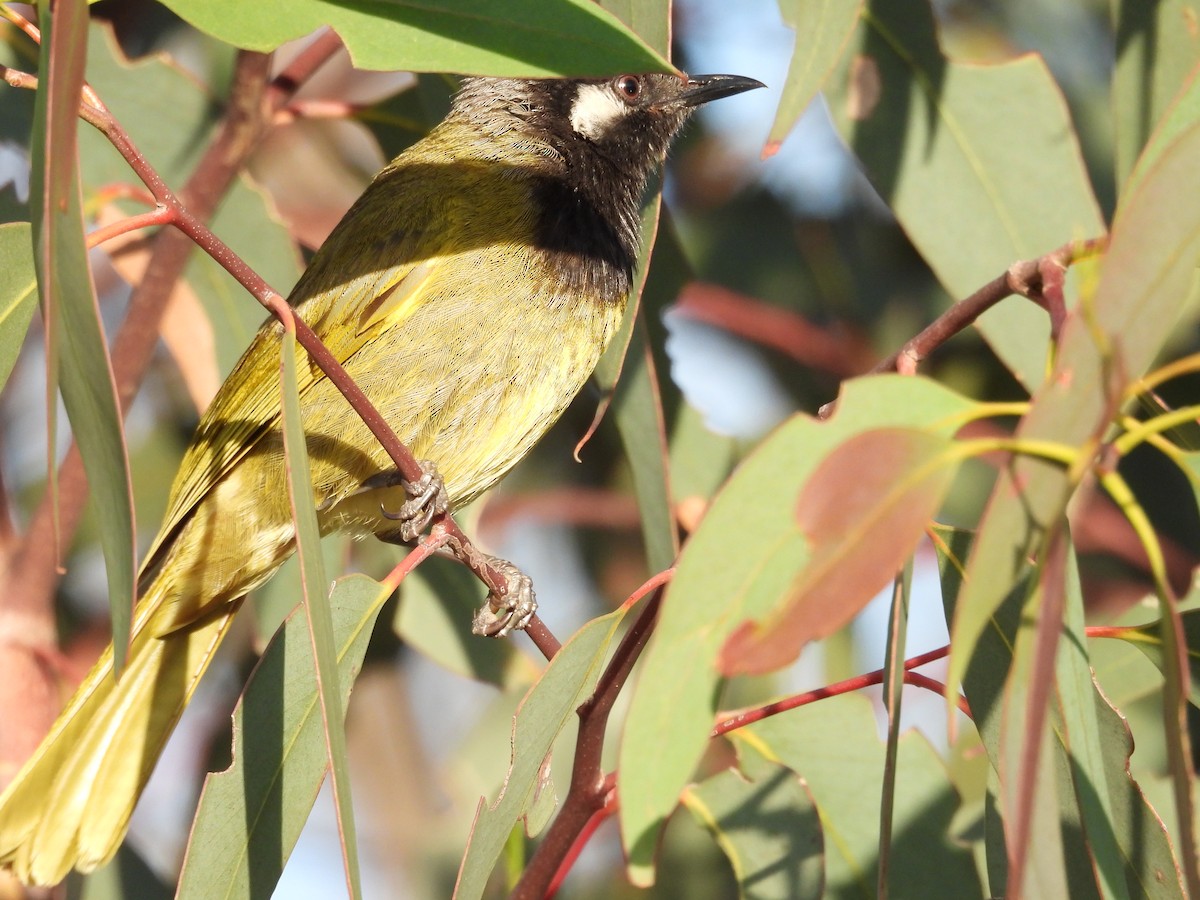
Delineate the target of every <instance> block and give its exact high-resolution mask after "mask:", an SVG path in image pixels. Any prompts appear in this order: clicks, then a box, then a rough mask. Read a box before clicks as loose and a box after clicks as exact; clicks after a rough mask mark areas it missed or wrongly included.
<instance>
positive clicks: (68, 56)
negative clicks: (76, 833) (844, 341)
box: [30, 0, 136, 673]
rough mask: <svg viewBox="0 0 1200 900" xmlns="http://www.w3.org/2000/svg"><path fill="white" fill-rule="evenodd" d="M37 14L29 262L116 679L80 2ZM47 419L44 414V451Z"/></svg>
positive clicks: (108, 470)
mask: <svg viewBox="0 0 1200 900" xmlns="http://www.w3.org/2000/svg"><path fill="white" fill-rule="evenodd" d="M40 9H41V12H42V16H41V21H42V25H43V34H42V45H41V62H40V71H41V72H42V73H43V76H42V80H41V82H40V85H39V90H38V92H37V101H36V103H35V106H34V134H33V142H32V148H31V151H32V163H33V172H32V177H31V184H30V201H31V203H30V211H31V214H32V219H33V223H32V224H33V228H32V232H33V234H32V236H33V244H34V261H35V266H36V271H37V279H38V290H39V292H40V294H41V298H42V312H43V316H44V317H45V319H46V322H47V325H46V333H47V356H48V358H49V360H50V362H49V368H50V369H51V371H52V372H53V373H54V374H53V375H52V376H51V389H52V390H53V388H54V387H57V388H59V389H60V390H61V392H62V398H63V405H64V406H65V407H66V410H67V417H68V418H69V419H70V421H71V429H72V431H73V433H74V438H75V441H76V442H77V443H78V445H79V449H80V455H81V456H82V458H83V467H84V471H85V472H86V473H87V480H88V486H89V491H90V496H91V500H92V504H93V507H94V508H95V510H96V512H97V515H98V516H99V519H100V522H101V523H102V527H101V528H100V545H101V548H102V549H103V551H104V561H105V569H106V573H107V578H108V599H109V611H110V613H111V616H112V630H113V648H114V651H113V666H114V669H115V671H116V672H117V673H120V671H121V669H122V668H123V667H124V664H125V655H126V653H127V652H128V648H129V627H130V619H131V617H132V611H133V603H134V599H135V595H134V547H135V546H136V544H135V539H136V535H135V531H134V523H133V491H132V488H131V485H130V475H129V457H128V453H127V450H126V447H125V435H124V432H123V430H122V427H121V412H120V405H119V403H118V400H117V388H116V384H115V382H114V379H113V371H112V362H111V360H110V359H109V357H108V347H107V345H106V344H105V340H104V329H103V327H102V326H101V323H100V310H99V307H98V305H97V303H96V290H95V286H94V285H93V284H92V276H91V270H90V268H89V267H88V259H87V245H86V242H85V240H84V233H83V210H82V205H81V200H80V186H79V170H78V147H79V144H78V124H79V118H78V114H79V102H80V96H81V90H82V86H83V75H84V66H85V63H86V60H87V35H88V28H87V24H88V16H87V4H86V2H84V0H63V2H61V3H56V4H55V5H54V7H53V9H51V7H50V5H49V3H42V4H41V5H40ZM55 379H57V380H55ZM50 402H51V403H53V400H52V399H51V400H50ZM51 409H53V406H51ZM53 420H54V414H53V413H51V414H50V415H49V416H48V421H49V422H50V423H51V425H50V436H49V440H50V446H51V447H53V446H54V434H53V430H54V429H53V424H52V423H53Z"/></svg>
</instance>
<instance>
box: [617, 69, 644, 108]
mask: <svg viewBox="0 0 1200 900" xmlns="http://www.w3.org/2000/svg"><path fill="white" fill-rule="evenodd" d="M613 88H614V89H615V90H616V92H617V95H618V96H619V97H620V98H621V99H622V100H624V101H626V102H629V101H631V100H636V99H637V98H638V97H640V96H641V95H642V79H640V78H638V77H637V76H636V75H622V76H621V77H620V78H617V79H615V80H614V81H613Z"/></svg>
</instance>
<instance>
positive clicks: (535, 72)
mask: <svg viewBox="0 0 1200 900" xmlns="http://www.w3.org/2000/svg"><path fill="white" fill-rule="evenodd" d="M166 5H167V6H169V7H170V8H171V9H172V10H174V11H175V12H176V13H178V14H179V15H180V16H182V17H183V18H184V19H186V20H187V21H188V22H190V23H191V24H192V25H195V26H196V27H197V28H199V29H200V30H201V31H205V32H207V33H208V34H211V35H213V36H214V37H217V38H220V39H221V40H223V41H227V42H228V43H230V44H233V45H234V46H235V47H241V48H243V49H245V50H261V51H268V50H274V49H275V48H276V47H278V46H279V45H280V44H282V43H284V42H285V41H290V40H292V39H294V38H298V37H301V36H303V35H305V34H308V33H309V32H311V31H315V30H316V29H318V28H320V27H321V26H323V25H328V26H330V27H332V28H333V30H334V31H336V32H337V33H338V34H339V35H340V36H341V38H342V40H343V41H344V42H345V44H346V48H347V49H348V50H349V51H350V57H351V58H352V59H353V60H354V63H355V65H357V66H359V67H360V68H363V69H409V70H414V71H422V72H470V73H477V74H488V75H509V76H525V77H537V76H554V75H615V74H620V72H624V71H634V72H643V71H664V72H665V71H670V68H669V66H668V65H667V64H666V63H665V62H664V61H663V59H662V58H661V57H659V56H658V55H657V54H656V53H654V51H652V50H651V49H650V48H649V47H648V46H647V45H646V44H645V42H644V41H642V40H641V38H638V37H637V36H636V35H634V34H633V33H632V32H631V31H629V29H628V28H626V27H625V26H623V25H621V23H620V22H619V21H618V20H617V19H616V18H615V17H614V16H612V15H611V14H609V13H606V12H605V11H604V10H602V9H601V8H600V7H599V6H597V5H596V4H594V3H591V2H589V0H510V2H507V3H504V4H496V3H489V2H488V0H425V2H413V0H396V2H391V3H378V2H370V0H346V2H341V3H337V4H331V3H327V2H322V0H286V2H285V0H262V2H258V3H251V4H246V3H241V2H237V0H166Z"/></svg>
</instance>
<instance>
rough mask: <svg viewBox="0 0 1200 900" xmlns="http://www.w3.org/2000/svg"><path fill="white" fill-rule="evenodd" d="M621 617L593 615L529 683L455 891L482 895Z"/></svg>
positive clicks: (468, 898)
mask: <svg viewBox="0 0 1200 900" xmlns="http://www.w3.org/2000/svg"><path fill="white" fill-rule="evenodd" d="M624 617H625V609H624V608H622V609H617V610H615V611H613V612H611V613H609V614H608V615H606V616H601V617H600V618H598V619H593V620H592V621H591V622H589V623H588V624H587V625H585V626H583V628H581V629H579V631H577V632H575V634H574V635H573V636H572V637H571V639H570V640H569V641H567V642H566V643H565V644H563V646H562V649H561V650H559V651H558V653H557V654H556V655H555V657H554V659H552V660H551V661H550V664H549V665H548V666H547V667H546V670H545V672H544V673H543V674H542V677H541V678H539V679H538V681H537V683H536V684H535V685H533V687H531V688H530V689H529V693H527V694H526V695H525V699H524V700H522V701H521V707H520V709H519V710H518V711H517V715H516V718H515V719H514V720H513V730H512V763H511V765H510V767H509V771H508V777H507V778H506V779H505V781H504V785H503V787H502V788H501V789H500V795H499V796H498V797H496V799H495V800H493V801H492V802H491V803H490V804H488V803H487V802H486V800H480V805H479V811H478V813H477V814H476V817H475V824H474V826H473V827H472V829H471V838H470V840H469V842H468V844H467V849H466V853H465V854H464V856H463V859H462V865H461V866H460V868H459V871H458V884H457V885H456V887H455V891H454V896H455V897H456V898H459V900H474V898H477V897H481V896H482V895H483V890H484V887H486V885H487V880H488V876H490V875H491V873H492V869H493V867H494V866H495V865H496V860H498V859H499V858H500V852H501V850H503V849H504V845H505V843H506V842H507V841H508V836H509V834H510V833H511V832H512V829H513V826H514V825H516V824H517V822H518V821H519V820H520V819H521V817H522V816H524V815H526V814H527V812H528V811H529V809H530V808H531V805H532V804H533V803H534V802H535V799H536V793H537V791H538V789H539V787H540V783H541V782H540V778H539V775H540V773H541V770H542V761H543V760H544V759H545V758H546V754H547V753H549V752H550V748H551V747H552V746H553V744H554V740H555V738H557V737H558V735H559V733H560V732H561V731H562V730H563V728H565V727H567V726H568V725H569V724H570V723H572V722H574V721H575V710H576V709H577V708H578V706H579V704H580V703H582V702H583V700H584V699H585V698H586V697H587V696H588V695H589V694H590V693H591V692H592V690H593V689H594V687H595V685H596V682H597V680H598V679H599V678H600V673H601V671H602V666H603V663H604V657H605V653H606V651H607V649H608V646H609V644H610V643H611V642H612V640H613V638H614V637H615V635H616V630H617V627H618V626H619V625H620V624H621V621H622V620H623V619H624Z"/></svg>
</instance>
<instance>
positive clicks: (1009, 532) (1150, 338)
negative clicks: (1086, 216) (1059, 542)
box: [948, 126, 1200, 684]
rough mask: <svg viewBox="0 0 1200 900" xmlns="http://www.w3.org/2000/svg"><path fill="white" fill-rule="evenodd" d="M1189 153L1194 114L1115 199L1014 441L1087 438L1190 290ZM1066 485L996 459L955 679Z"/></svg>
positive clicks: (961, 611) (1199, 242) (961, 614)
mask: <svg viewBox="0 0 1200 900" xmlns="http://www.w3.org/2000/svg"><path fill="white" fill-rule="evenodd" d="M1198 158H1200V126H1193V127H1192V128H1190V129H1188V130H1187V131H1186V132H1184V134H1183V135H1182V136H1181V137H1180V138H1179V139H1177V140H1176V141H1175V143H1173V144H1172V145H1171V147H1170V148H1168V149H1167V150H1165V151H1164V152H1163V154H1162V155H1161V156H1160V157H1159V159H1158V161H1157V163H1156V165H1155V166H1154V168H1153V170H1152V171H1150V172H1148V173H1147V174H1146V176H1145V177H1144V178H1142V179H1140V180H1139V182H1138V187H1137V190H1136V191H1135V192H1134V193H1133V194H1132V195H1130V196H1127V197H1126V198H1125V200H1124V202H1123V203H1122V205H1121V207H1120V209H1118V211H1117V216H1116V220H1115V221H1114V223H1113V230H1112V240H1111V243H1110V246H1109V250H1108V253H1107V255H1106V256H1105V259H1104V263H1103V268H1102V271H1101V277H1100V283H1099V285H1098V287H1097V289H1096V296H1095V298H1094V299H1092V300H1090V301H1088V302H1087V304H1086V308H1084V307H1080V308H1079V309H1077V310H1075V311H1073V312H1072V313H1071V314H1070V315H1069V316H1068V317H1067V321H1066V323H1065V325H1064V327H1063V334H1062V339H1061V342H1060V343H1061V349H1060V351H1059V353H1058V359H1057V361H1056V363H1055V369H1054V373H1053V374H1052V376H1051V377H1050V379H1048V380H1047V382H1046V384H1045V385H1044V386H1043V387H1042V389H1041V390H1040V391H1039V392H1038V393H1037V394H1036V395H1035V396H1034V398H1033V403H1032V406H1031V408H1030V411H1029V412H1028V414H1026V416H1025V417H1024V418H1023V419H1022V421H1021V424H1020V425H1019V427H1018V429H1017V439H1018V441H1020V440H1023V439H1029V440H1039V441H1049V442H1053V443H1058V444H1062V445H1065V446H1067V447H1079V448H1086V447H1087V446H1088V445H1089V442H1090V441H1093V440H1096V439H1098V438H1099V437H1100V435H1101V434H1102V433H1103V431H1104V430H1105V428H1106V427H1107V423H1108V418H1109V415H1110V412H1111V410H1110V403H1111V400H1110V398H1112V397H1120V396H1121V395H1122V394H1123V392H1124V390H1125V388H1126V387H1127V385H1128V384H1129V383H1130V382H1131V381H1132V380H1134V379H1137V378H1140V377H1141V375H1142V374H1143V373H1144V372H1145V371H1146V369H1147V367H1148V366H1149V365H1150V364H1151V363H1152V362H1153V360H1154V358H1155V356H1156V355H1157V353H1158V351H1159V348H1160V347H1161V346H1162V344H1163V342H1164V341H1165V340H1166V339H1167V337H1168V335H1169V334H1170V333H1171V329H1172V327H1173V326H1174V325H1175V322H1176V321H1177V320H1178V318H1179V315H1180V312H1181V311H1182V310H1183V309H1185V308H1186V306H1187V304H1188V302H1189V296H1190V289H1191V284H1192V276H1193V272H1194V269H1195V265H1196V262H1197V258H1198V257H1200V205H1197V204H1190V203H1179V202H1178V197H1180V196H1191V194H1192V193H1193V192H1200V167H1197V166H1196V165H1195V161H1196V159H1198ZM1082 452H1087V451H1086V449H1084V450H1083V451H1082ZM1018 486H1019V487H1018ZM1072 491H1073V485H1072V484H1071V483H1070V481H1069V479H1068V474H1067V472H1065V471H1064V470H1063V468H1062V467H1061V466H1059V465H1056V464H1053V463H1049V462H1046V461H1043V460H1039V459H1034V458H1031V457H1026V456H1018V457H1017V458H1016V460H1015V461H1014V462H1013V464H1012V465H1011V466H1009V467H1006V468H1005V469H1004V470H1002V472H1001V475H1000V478H999V480H998V481H997V484H996V487H995V489H994V490H993V493H992V498H991V501H990V502H989V505H988V509H987V510H986V512H985V514H984V517H983V520H982V522H981V524H980V527H979V537H978V539H977V541H976V542H975V546H974V548H973V550H972V553H971V560H970V564H969V566H970V568H969V575H968V578H967V580H966V584H965V586H964V589H963V596H962V598H961V602H960V603H959V605H958V607H957V608H956V611H955V618H954V624H953V629H952V638H951V648H952V650H951V655H950V669H949V673H948V679H949V682H950V683H952V684H954V683H957V682H958V681H959V680H961V678H962V675H963V672H964V671H965V669H966V666H967V661H968V659H969V657H970V655H971V653H972V650H973V648H974V646H975V642H976V640H977V639H978V638H979V635H980V633H981V632H982V631H983V629H984V628H985V627H986V625H987V623H988V621H989V620H990V619H991V617H992V614H993V612H994V611H995V610H996V609H997V608H998V607H999V605H1000V603H1001V602H1002V601H1003V600H1004V597H1005V595H1006V594H1007V593H1008V591H1009V590H1010V589H1011V587H1012V586H1013V585H1014V584H1015V583H1017V581H1018V580H1019V579H1020V577H1021V575H1022V573H1023V572H1024V571H1025V569H1026V568H1027V562H1026V559H1027V555H1028V553H1029V552H1030V551H1031V550H1032V549H1033V548H1035V547H1036V546H1037V545H1038V543H1039V541H1040V540H1041V537H1040V536H1041V535H1042V534H1044V533H1045V532H1046V531H1047V530H1048V529H1050V528H1051V527H1053V526H1054V524H1055V523H1056V522H1057V521H1058V520H1059V519H1060V518H1061V516H1062V515H1063V513H1064V511H1065V509H1066V505H1067V501H1068V499H1069V498H1070V496H1071V493H1072Z"/></svg>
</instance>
